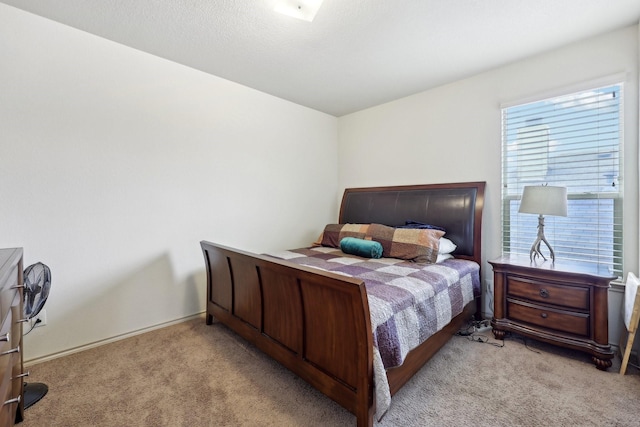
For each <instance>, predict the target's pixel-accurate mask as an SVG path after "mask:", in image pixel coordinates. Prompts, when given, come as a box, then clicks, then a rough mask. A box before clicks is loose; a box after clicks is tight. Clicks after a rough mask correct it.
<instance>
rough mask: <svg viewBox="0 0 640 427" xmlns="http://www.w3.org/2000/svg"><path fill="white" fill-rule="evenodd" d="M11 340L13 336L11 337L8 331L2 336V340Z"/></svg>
mask: <svg viewBox="0 0 640 427" xmlns="http://www.w3.org/2000/svg"><path fill="white" fill-rule="evenodd" d="M10 340H11V338H10V335H9V332H7V333H6V334H4V335H3V336H1V337H0V341H10Z"/></svg>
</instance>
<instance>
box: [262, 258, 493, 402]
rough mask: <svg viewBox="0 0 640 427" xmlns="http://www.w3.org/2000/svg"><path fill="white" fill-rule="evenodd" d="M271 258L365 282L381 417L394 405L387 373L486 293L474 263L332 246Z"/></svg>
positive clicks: (477, 267)
mask: <svg viewBox="0 0 640 427" xmlns="http://www.w3.org/2000/svg"><path fill="white" fill-rule="evenodd" d="M269 255H271V256H273V257H277V258H282V259H286V260H288V261H290V262H294V263H297V264H300V265H305V266H309V267H315V268H319V269H322V270H326V271H331V272H334V273H339V274H344V275H347V276H351V277H357V278H359V279H362V280H363V281H364V282H365V286H366V289H367V296H368V300H369V311H370V314H371V326H372V328H373V342H374V374H375V382H376V397H377V405H378V411H377V413H378V414H383V413H384V411H386V409H387V408H388V406H389V404H390V401H391V395H390V393H389V391H388V388H389V386H388V383H387V378H386V374H385V372H384V370H385V369H389V368H392V367H394V366H398V365H400V364H402V362H403V361H404V358H405V357H406V355H407V353H409V351H410V350H411V349H413V348H415V347H416V346H418V345H419V344H421V343H422V342H424V341H425V340H427V338H429V337H430V336H431V335H433V334H434V333H436V332H438V331H439V330H440V329H442V328H443V327H444V326H446V325H447V324H448V323H449V322H450V321H451V319H453V318H454V317H455V316H456V315H458V314H460V313H461V312H462V310H463V308H464V306H465V305H467V304H468V303H469V302H471V301H472V300H473V298H474V295H479V294H480V275H479V270H480V267H479V266H478V264H476V263H475V262H472V261H466V260H459V259H449V260H446V261H443V262H441V263H438V264H419V263H414V262H410V261H403V260H399V259H395V258H381V259H365V258H360V257H357V256H352V255H347V254H345V253H343V252H342V251H340V250H339V249H335V248H327V247H314V248H305V249H295V250H289V251H282V252H277V253H270V254H269ZM383 388H384V389H385V390H381V389H383ZM381 400H382V401H381Z"/></svg>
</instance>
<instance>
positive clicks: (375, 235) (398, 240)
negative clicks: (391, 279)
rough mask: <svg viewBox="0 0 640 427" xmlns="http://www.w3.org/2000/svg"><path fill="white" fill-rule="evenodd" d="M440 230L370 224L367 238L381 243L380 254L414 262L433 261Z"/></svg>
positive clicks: (436, 255) (436, 254)
mask: <svg viewBox="0 0 640 427" xmlns="http://www.w3.org/2000/svg"><path fill="white" fill-rule="evenodd" d="M443 235H444V231H442V230H434V229H413V228H394V227H388V226H386V225H382V224H371V225H370V226H369V231H368V232H367V238H368V239H371V240H374V241H376V242H380V243H381V244H382V251H383V252H382V256H383V257H386V258H399V259H406V260H412V261H416V262H425V263H431V264H432V263H435V262H436V260H437V258H438V246H439V239H440V238H441V237H442V236H443Z"/></svg>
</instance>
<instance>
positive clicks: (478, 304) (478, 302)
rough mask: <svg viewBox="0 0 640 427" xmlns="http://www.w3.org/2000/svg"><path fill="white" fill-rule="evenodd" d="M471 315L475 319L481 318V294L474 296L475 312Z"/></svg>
mask: <svg viewBox="0 0 640 427" xmlns="http://www.w3.org/2000/svg"><path fill="white" fill-rule="evenodd" d="M473 317H474V318H475V319H476V320H477V321H480V320H482V297H481V296H479V297H477V298H476V313H475V314H474V315H473Z"/></svg>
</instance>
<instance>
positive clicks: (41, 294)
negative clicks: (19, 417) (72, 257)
mask: <svg viewBox="0 0 640 427" xmlns="http://www.w3.org/2000/svg"><path fill="white" fill-rule="evenodd" d="M49 289H51V270H49V267H47V266H46V265H44V264H43V263H41V262H38V263H35V264H33V265H30V266H29V267H27V268H26V269H25V270H24V306H23V307H24V308H23V313H24V318H25V319H29V320H31V319H33V318H34V317H36V316H37V315H38V313H40V310H42V307H43V306H44V303H45V302H46V301H47V297H48V296H49ZM34 327H35V324H34V325H33V326H32V327H31V329H33V328H34ZM29 332H31V330H29V331H27V333H29ZM48 391H49V387H47V385H46V384H43V383H24V408H25V409H27V408H28V407H30V406H31V405H33V404H34V403H36V402H37V401H39V400H40V399H42V398H43V397H44V395H45V394H47V392H48Z"/></svg>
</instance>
